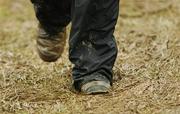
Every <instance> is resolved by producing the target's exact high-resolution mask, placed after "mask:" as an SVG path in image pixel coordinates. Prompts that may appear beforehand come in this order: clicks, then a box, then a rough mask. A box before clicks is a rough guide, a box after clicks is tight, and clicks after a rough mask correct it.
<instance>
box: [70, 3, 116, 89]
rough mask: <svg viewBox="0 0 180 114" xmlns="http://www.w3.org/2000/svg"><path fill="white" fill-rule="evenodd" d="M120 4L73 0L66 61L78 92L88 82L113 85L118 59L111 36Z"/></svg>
mask: <svg viewBox="0 0 180 114" xmlns="http://www.w3.org/2000/svg"><path fill="white" fill-rule="evenodd" d="M118 11H119V0H73V1H72V29H71V34H70V41H69V45H70V50H69V54H70V55H69V58H70V60H71V62H72V63H73V64H74V68H73V79H74V86H75V88H76V89H77V90H80V87H81V85H82V84H83V83H86V82H89V81H93V80H95V81H97V80H98V81H99V80H103V81H108V82H110V83H112V68H113V65H114V62H115V59H116V56H117V47H116V43H115V39H114V36H113V33H114V29H115V25H116V22H117V18H118Z"/></svg>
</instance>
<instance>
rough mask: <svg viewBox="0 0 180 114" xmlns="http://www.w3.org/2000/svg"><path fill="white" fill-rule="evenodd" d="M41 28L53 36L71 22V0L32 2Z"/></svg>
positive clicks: (32, 0) (34, 0)
mask: <svg viewBox="0 0 180 114" xmlns="http://www.w3.org/2000/svg"><path fill="white" fill-rule="evenodd" d="M31 2H32V3H33V4H34V9H35V13H36V17H37V19H38V21H39V23H40V25H41V27H42V28H43V29H44V30H45V31H46V32H47V33H48V34H51V35H56V34H58V32H59V31H62V29H63V28H64V27H65V26H67V25H68V24H69V22H70V21H71V15H70V14H71V0H31Z"/></svg>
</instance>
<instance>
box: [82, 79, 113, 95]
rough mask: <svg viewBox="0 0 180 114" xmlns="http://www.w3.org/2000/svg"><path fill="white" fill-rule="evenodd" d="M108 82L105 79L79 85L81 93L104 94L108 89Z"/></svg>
mask: <svg viewBox="0 0 180 114" xmlns="http://www.w3.org/2000/svg"><path fill="white" fill-rule="evenodd" d="M110 87H111V86H110V83H107V82H105V81H91V82H88V83H86V84H83V85H82V87H81V92H82V93H83V94H88V95H89V94H105V93H108V92H109V90H110Z"/></svg>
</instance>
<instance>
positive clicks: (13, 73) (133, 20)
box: [0, 0, 180, 114]
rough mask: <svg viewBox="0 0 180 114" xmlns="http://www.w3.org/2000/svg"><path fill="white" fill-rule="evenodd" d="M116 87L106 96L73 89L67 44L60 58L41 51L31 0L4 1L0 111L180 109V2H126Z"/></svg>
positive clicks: (152, 113) (167, 112)
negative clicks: (49, 59) (47, 59)
mask: <svg viewBox="0 0 180 114" xmlns="http://www.w3.org/2000/svg"><path fill="white" fill-rule="evenodd" d="M119 16H120V17H119V21H118V23H117V27H116V31H115V36H116V39H117V44H118V48H119V54H118V58H117V61H116V64H115V67H114V85H113V89H112V91H111V92H110V93H109V94H107V95H96V96H91V95H90V96H87V95H81V94H75V93H73V92H72V91H71V82H72V80H71V69H72V65H71V63H70V62H69V60H68V46H67V48H66V50H65V52H64V54H63V57H62V58H61V59H60V60H59V61H58V62H56V63H51V64H48V63H44V62H42V61H41V60H40V59H39V57H38V56H37V54H36V51H35V50H36V49H35V36H36V30H37V21H36V19H35V17H34V12H33V8H32V6H31V4H30V2H29V1H28V0H1V1H0V113H1V114H6V113H7V114H8V113H16V114H28V113H30V114H180V1H179V0H122V1H121V13H120V15H119Z"/></svg>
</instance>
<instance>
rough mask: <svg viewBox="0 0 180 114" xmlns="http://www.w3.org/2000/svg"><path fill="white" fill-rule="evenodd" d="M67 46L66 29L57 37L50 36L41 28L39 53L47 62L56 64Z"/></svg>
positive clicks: (38, 43)
mask: <svg viewBox="0 0 180 114" xmlns="http://www.w3.org/2000/svg"><path fill="white" fill-rule="evenodd" d="M65 44H66V28H63V30H62V31H60V32H59V33H58V34H57V35H50V34H48V33H47V32H46V31H45V30H44V29H43V28H42V27H41V26H39V34H38V37H37V52H38V54H39V56H40V58H41V59H42V60H43V61H45V62H55V61H57V60H58V58H59V57H60V56H61V54H62V53H63V50H64V46H65Z"/></svg>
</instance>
